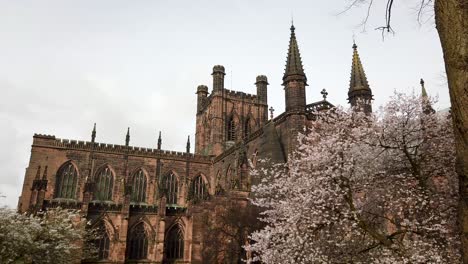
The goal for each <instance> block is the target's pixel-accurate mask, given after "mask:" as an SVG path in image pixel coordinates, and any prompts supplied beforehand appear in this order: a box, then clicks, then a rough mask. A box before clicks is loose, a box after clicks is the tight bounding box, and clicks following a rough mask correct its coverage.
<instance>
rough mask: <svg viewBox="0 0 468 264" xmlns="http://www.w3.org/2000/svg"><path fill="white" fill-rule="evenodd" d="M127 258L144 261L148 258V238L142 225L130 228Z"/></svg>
mask: <svg viewBox="0 0 468 264" xmlns="http://www.w3.org/2000/svg"><path fill="white" fill-rule="evenodd" d="M127 241H128V242H127V243H128V244H127V248H128V258H129V259H132V260H140V259H146V258H147V256H148V238H147V236H146V232H145V227H144V224H143V223H139V224H138V225H136V226H135V227H134V228H132V230H131V233H130V235H129V237H128V240H127Z"/></svg>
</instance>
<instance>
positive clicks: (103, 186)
mask: <svg viewBox="0 0 468 264" xmlns="http://www.w3.org/2000/svg"><path fill="white" fill-rule="evenodd" d="M95 183H96V189H95V191H94V199H95V200H100V201H109V200H112V188H113V187H114V175H113V174H112V171H111V170H110V169H109V167H105V168H104V169H102V170H101V171H100V172H99V173H98V176H97V177H96V182H95Z"/></svg>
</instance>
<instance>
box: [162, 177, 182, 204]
mask: <svg viewBox="0 0 468 264" xmlns="http://www.w3.org/2000/svg"><path fill="white" fill-rule="evenodd" d="M162 187H163V188H164V191H165V192H166V198H167V201H166V203H167V204H177V198H178V197H177V196H178V193H179V181H178V180H177V176H175V174H174V173H172V172H171V173H169V174H168V175H166V177H164V179H163V182H162Z"/></svg>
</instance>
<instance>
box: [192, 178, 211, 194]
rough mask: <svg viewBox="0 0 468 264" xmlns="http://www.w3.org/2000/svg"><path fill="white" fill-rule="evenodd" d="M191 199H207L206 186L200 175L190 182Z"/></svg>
mask: <svg viewBox="0 0 468 264" xmlns="http://www.w3.org/2000/svg"><path fill="white" fill-rule="evenodd" d="M191 193H192V197H193V198H194V199H195V200H205V199H206V198H208V192H207V190H206V184H205V181H204V180H203V177H202V176H201V175H198V176H197V177H196V178H195V179H194V180H193V182H192V190H191Z"/></svg>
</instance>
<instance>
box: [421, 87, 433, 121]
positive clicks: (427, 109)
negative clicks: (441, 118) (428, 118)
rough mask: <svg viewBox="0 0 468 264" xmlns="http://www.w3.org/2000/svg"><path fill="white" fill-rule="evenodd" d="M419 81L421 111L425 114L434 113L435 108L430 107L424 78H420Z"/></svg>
mask: <svg viewBox="0 0 468 264" xmlns="http://www.w3.org/2000/svg"><path fill="white" fill-rule="evenodd" d="M419 83H420V84H421V99H422V108H423V113H424V114H426V115H430V114H434V113H435V110H434V108H432V105H431V102H430V100H429V96H428V95H427V91H426V87H424V80H423V79H422V78H421V81H420V82H419Z"/></svg>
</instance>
